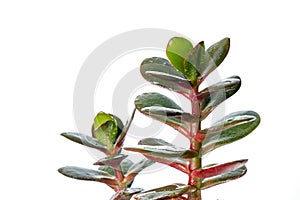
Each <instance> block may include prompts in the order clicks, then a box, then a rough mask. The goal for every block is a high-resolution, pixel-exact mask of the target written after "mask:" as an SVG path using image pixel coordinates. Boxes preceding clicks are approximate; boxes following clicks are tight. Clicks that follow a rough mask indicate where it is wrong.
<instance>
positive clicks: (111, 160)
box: [94, 154, 127, 168]
mask: <svg viewBox="0 0 300 200" xmlns="http://www.w3.org/2000/svg"><path fill="white" fill-rule="evenodd" d="M126 157H127V155H123V154H119V155H115V156H108V157H105V158H102V159H100V160H98V161H97V162H95V163H94V165H108V166H111V167H113V168H116V167H118V166H120V164H121V162H122V161H123V160H124V159H125V158H126Z"/></svg>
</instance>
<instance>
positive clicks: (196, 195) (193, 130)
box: [188, 87, 202, 200]
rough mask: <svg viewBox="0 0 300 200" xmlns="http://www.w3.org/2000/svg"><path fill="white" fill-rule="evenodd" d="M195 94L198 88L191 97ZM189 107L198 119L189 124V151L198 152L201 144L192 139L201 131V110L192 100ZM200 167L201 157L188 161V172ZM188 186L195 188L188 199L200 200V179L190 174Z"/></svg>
mask: <svg viewBox="0 0 300 200" xmlns="http://www.w3.org/2000/svg"><path fill="white" fill-rule="evenodd" d="M197 94H198V87H196V88H195V89H194V92H193V94H192V95H193V96H196V95H197ZM191 106H192V115H193V116H194V117H195V118H197V119H199V121H196V122H193V123H191V124H190V149H191V150H195V151H197V152H200V149H201V143H200V142H199V141H197V140H196V139H195V138H194V137H195V135H196V134H197V133H198V131H199V129H201V122H200V115H201V109H200V104H199V103H198V102H195V101H193V100H191ZM201 165H202V163H201V156H200V155H199V156H197V157H194V158H192V159H191V160H190V163H189V171H190V172H192V171H193V170H195V169H200V168H201ZM188 184H189V185H192V186H194V187H196V188H197V190H196V191H195V192H193V193H190V194H189V199H191V200H201V189H200V188H201V179H200V178H197V177H195V176H193V175H192V173H190V174H189V181H188Z"/></svg>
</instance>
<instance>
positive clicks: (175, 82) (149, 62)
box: [141, 57, 193, 96]
mask: <svg viewBox="0 0 300 200" xmlns="http://www.w3.org/2000/svg"><path fill="white" fill-rule="evenodd" d="M141 74H142V75H143V77H144V78H145V79H146V80H147V81H149V82H151V83H153V84H155V85H159V86H162V87H165V88H167V89H171V90H173V91H175V92H178V93H182V94H185V96H187V95H188V94H189V93H190V91H191V90H192V89H193V88H192V86H191V84H190V83H189V80H188V79H187V78H186V77H185V76H184V75H183V74H182V73H180V72H178V71H177V70H176V69H175V68H174V67H173V66H172V65H171V64H170V62H169V61H168V60H166V59H164V58H159V57H153V58H147V59H145V60H144V61H143V62H142V64H141Z"/></svg>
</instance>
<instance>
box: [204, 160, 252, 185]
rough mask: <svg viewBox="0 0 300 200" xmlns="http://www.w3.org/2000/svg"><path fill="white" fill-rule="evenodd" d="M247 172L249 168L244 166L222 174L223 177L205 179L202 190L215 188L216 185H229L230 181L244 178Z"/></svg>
mask: <svg viewBox="0 0 300 200" xmlns="http://www.w3.org/2000/svg"><path fill="white" fill-rule="evenodd" d="M246 172H247V168H246V167H245V166H243V167H241V168H239V169H236V170H234V171H231V172H229V173H227V174H222V175H218V176H214V177H211V178H205V179H203V181H202V183H201V189H202V190H205V189H207V188H210V187H213V186H215V185H219V184H222V183H227V182H228V181H231V180H235V179H238V178H240V177H242V176H244V175H245V174H246Z"/></svg>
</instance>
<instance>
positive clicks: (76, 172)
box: [58, 166, 118, 185]
mask: <svg viewBox="0 0 300 200" xmlns="http://www.w3.org/2000/svg"><path fill="white" fill-rule="evenodd" d="M58 171H59V172H60V173H61V174H63V175H65V176H67V177H70V178H74V179H79V180H86V181H97V182H102V183H106V184H108V185H117V184H118V183H117V181H116V180H115V177H114V176H112V175H111V174H109V173H107V172H105V171H100V170H98V171H96V170H92V169H85V168H81V167H72V166H68V167H62V168H60V169H58Z"/></svg>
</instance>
